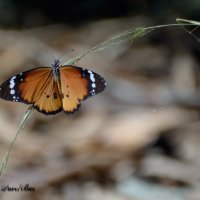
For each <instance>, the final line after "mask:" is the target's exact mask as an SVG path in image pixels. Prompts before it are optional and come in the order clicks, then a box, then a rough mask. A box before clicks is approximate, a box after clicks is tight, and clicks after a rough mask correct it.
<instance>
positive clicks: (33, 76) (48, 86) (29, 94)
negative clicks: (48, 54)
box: [0, 67, 62, 114]
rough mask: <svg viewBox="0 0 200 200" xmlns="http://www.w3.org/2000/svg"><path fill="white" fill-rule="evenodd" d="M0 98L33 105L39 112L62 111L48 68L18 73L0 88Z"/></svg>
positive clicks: (58, 95)
mask: <svg viewBox="0 0 200 200" xmlns="http://www.w3.org/2000/svg"><path fill="white" fill-rule="evenodd" d="M0 97H1V98H3V99H5V100H9V101H17V102H23V103H26V104H33V106H34V108H36V109H37V110H38V111H39V112H42V113H44V114H55V113H57V112H60V111H61V110H62V99H61V96H60V94H59V91H58V87H57V83H56V82H55V81H54V78H53V72H52V69H51V68H50V67H40V68H36V69H33V70H29V71H26V72H23V73H20V74H18V75H16V76H13V77H12V78H10V79H8V80H7V81H5V82H4V83H3V84H2V85H1V86H0Z"/></svg>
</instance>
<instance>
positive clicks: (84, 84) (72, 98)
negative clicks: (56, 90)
mask: <svg viewBox="0 0 200 200" xmlns="http://www.w3.org/2000/svg"><path fill="white" fill-rule="evenodd" d="M60 80H61V89H62V101H63V110H64V112H66V113H73V112H75V111H76V110H78V108H79V107H80V101H81V100H85V99H86V98H88V97H90V96H93V95H95V94H97V93H99V92H101V91H103V90H104V89H105V86H106V83H105V80H104V79H103V78H102V77H101V76H100V75H98V74H96V73H94V72H92V71H89V70H87V69H83V68H80V67H75V66H62V67H61V68H60Z"/></svg>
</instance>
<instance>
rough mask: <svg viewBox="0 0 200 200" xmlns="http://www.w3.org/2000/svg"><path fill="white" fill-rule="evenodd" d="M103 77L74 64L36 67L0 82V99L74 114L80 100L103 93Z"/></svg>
mask: <svg viewBox="0 0 200 200" xmlns="http://www.w3.org/2000/svg"><path fill="white" fill-rule="evenodd" d="M105 88H106V81H105V80H104V78H103V77H102V76H100V75H98V74H96V73H95V72H93V71H90V70H87V69H83V68H81V67H77V66H73V65H63V66H60V62H59V60H58V59H55V60H54V62H53V63H52V67H39V68H34V69H31V70H28V71H24V72H22V73H20V74H17V75H15V76H13V77H11V78H10V79H8V80H6V81H5V82H4V83H2V84H1V85H0V98H2V99H5V100H8V101H13V102H22V103H25V104H32V105H33V107H34V108H35V109H36V110H38V111H39V112H41V113H43V114H46V115H52V114H56V113H58V112H61V111H64V112H65V113H67V114H69V113H74V112H75V111H77V110H78V109H79V107H80V105H81V104H80V102H81V101H82V100H85V99H87V98H88V97H91V96H94V95H96V94H97V93H99V92H102V91H103V90H104V89H105Z"/></svg>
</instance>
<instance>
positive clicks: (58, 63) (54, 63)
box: [51, 59, 60, 69]
mask: <svg viewBox="0 0 200 200" xmlns="http://www.w3.org/2000/svg"><path fill="white" fill-rule="evenodd" d="M51 66H52V67H53V69H58V68H59V67H60V61H59V60H58V59H55V60H54V62H53V63H52V65H51Z"/></svg>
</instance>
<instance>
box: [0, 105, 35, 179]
mask: <svg viewBox="0 0 200 200" xmlns="http://www.w3.org/2000/svg"><path fill="white" fill-rule="evenodd" d="M33 110H34V108H33V106H30V107H29V108H28V110H27V111H26V113H25V115H24V117H23V119H22V121H21V123H20V127H19V129H18V131H17V133H16V135H15V137H14V138H13V141H12V143H11V144H10V146H9V149H8V151H7V152H6V153H5V154H4V157H3V159H2V160H1V163H0V176H1V175H2V173H3V170H4V169H5V167H6V165H7V162H8V159H9V155H10V152H11V150H12V148H13V145H14V143H15V141H16V139H17V137H18V135H19V134H20V133H21V131H22V130H23V128H24V127H25V125H26V123H27V122H28V120H29V118H30V117H31V114H32V112H33Z"/></svg>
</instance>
